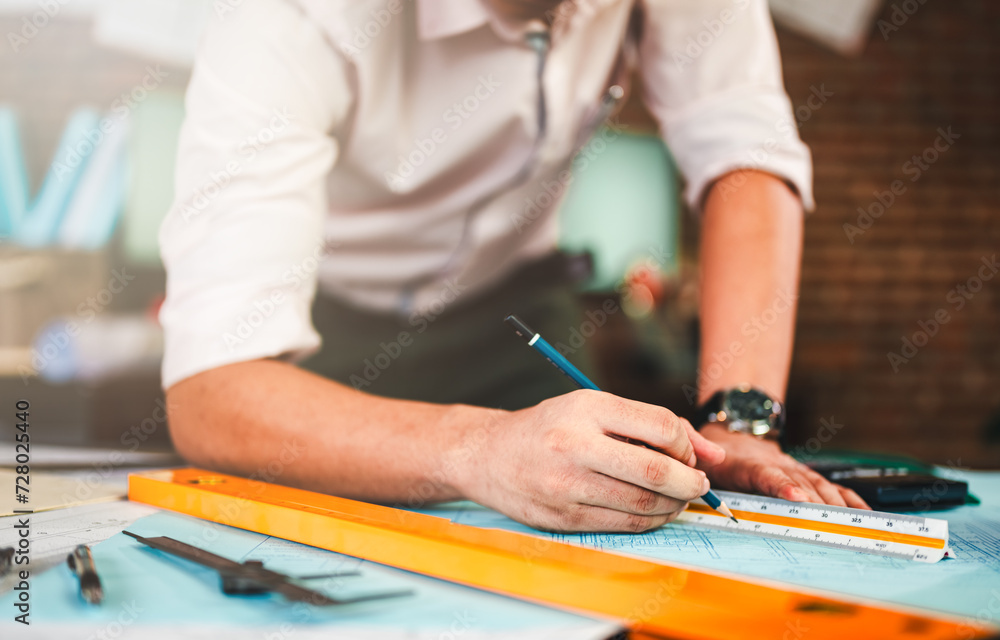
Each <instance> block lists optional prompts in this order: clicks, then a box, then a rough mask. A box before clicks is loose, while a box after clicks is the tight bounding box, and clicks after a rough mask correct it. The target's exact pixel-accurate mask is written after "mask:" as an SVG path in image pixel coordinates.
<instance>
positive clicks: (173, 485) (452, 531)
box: [129, 469, 990, 640]
mask: <svg viewBox="0 0 1000 640" xmlns="http://www.w3.org/2000/svg"><path fill="white" fill-rule="evenodd" d="M129 498H130V499H131V500H134V501H136V502H142V503H145V504H149V505H153V506H156V507H162V508H164V509H170V510H173V511H177V512H179V513H184V514H187V515H191V516H195V517H198V518H203V519H205V520H210V521H212V522H217V523H221V524H225V525H230V526H233V527H238V528H241V529H246V530H249V531H254V532H257V533H262V534H265V535H271V536H276V537H279V538H284V539H287V540H292V541H295V542H300V543H303V544H307V545H312V546H314V547H319V548H322V549H328V550H330V551H336V552H338V553H343V554H346V555H350V556H355V557H358V558H363V559H365V560H370V561H372V562H377V563H380V564H385V565H389V566H393V567H398V568H400V569H405V570H408V571H414V572H417V573H421V574H425V575H428V576H433V577H436V578H441V579H444V580H449V581H452V582H457V583H460V584H464V585H469V586H472V587H476V588H479V589H485V590H487V591H493V592H496V593H501V594H504V595H508V596H514V597H518V598H522V599H525V600H529V601H533V602H538V603H543V604H547V605H551V606H555V607H559V608H562V609H566V610H570V611H574V612H577V613H583V614H590V615H597V616H600V617H605V618H611V619H615V620H618V621H620V622H621V623H622V625H624V626H626V627H628V628H629V629H630V630H631V631H632V632H634V633H635V634H637V637H643V638H691V639H695V638H698V639H708V638H718V639H720V640H722V639H727V640H728V639H732V640H737V639H739V640H745V639H747V638H782V637H785V638H788V637H799V635H795V634H805V635H806V637H808V638H809V640H822V639H831V640H843V638H857V639H861V638H878V639H880V640H887V639H891V638H899V639H901V640H902V639H905V640H932V639H940V640H956V639H957V638H977V637H987V636H988V635H990V630H989V629H987V628H985V627H981V626H976V625H974V624H972V623H969V624H963V623H961V622H960V621H957V620H953V619H948V618H945V617H936V616H932V615H929V614H926V613H921V612H915V611H908V610H904V609H900V608H890V607H888V606H881V605H878V606H876V605H872V604H866V603H862V602H859V601H851V600H848V599H844V598H842V597H839V596H831V595H822V594H819V593H816V594H812V593H804V592H799V591H793V590H791V589H788V588H785V587H781V586H776V585H774V584H772V583H767V582H763V581H751V580H748V579H745V578H741V577H735V576H725V575H720V574H718V573H711V572H708V571H703V570H695V569H688V568H681V567H677V566H672V565H669V564H664V563H661V562H654V561H651V560H644V559H639V558H635V557H630V556H622V555H617V554H613V553H609V552H606V551H600V550H596V549H588V548H584V547H578V546H574V545H569V544H564V543H559V542H555V541H551V540H547V539H544V538H538V537H535V536H530V535H525V534H520V533H514V532H511V531H501V530H495V529H480V528H477V527H470V526H466V525H460V524H455V523H452V522H450V521H448V520H446V519H443V518H437V517H434V516H428V515H424V514H419V513H412V512H410V511H405V510H402V509H394V508H391V507H385V506H379V505H372V504H367V503H364V502H358V501H355V500H347V499H344V498H337V497H333V496H328V495H324V494H320V493H314V492H311V491H303V490H301V489H291V488H288V487H281V486H277V485H271V484H267V483H263V482H258V481H252V480H246V479H243V478H237V477H234V476H228V475H223V474H218V473H212V472H208V471H201V470H198V469H180V470H173V471H154V472H148V473H140V474H132V475H131V476H130V477H129Z"/></svg>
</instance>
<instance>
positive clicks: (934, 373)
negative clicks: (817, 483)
mask: <svg viewBox="0 0 1000 640" xmlns="http://www.w3.org/2000/svg"><path fill="white" fill-rule="evenodd" d="M894 4H900V3H899V2H898V1H896V2H890V3H888V6H887V7H886V8H885V10H884V11H883V13H882V15H881V18H882V19H883V20H885V21H886V23H888V24H892V17H893V11H894V9H893V5H894ZM900 15H902V14H899V13H897V14H896V18H897V22H902V20H901V19H900ZM998 33H1000V4H998V3H995V2H989V1H988V0H949V1H947V2H946V1H943V0H929V1H928V2H926V4H924V5H922V6H921V7H920V8H919V9H918V10H917V11H916V12H915V13H914V14H913V15H912V16H909V17H908V18H907V20H906V21H905V22H904V23H903V24H901V25H900V26H899V29H898V30H891V31H890V30H886V32H885V36H886V37H883V34H882V33H881V31H880V30H879V29H876V30H874V31H873V33H872V37H871V41H870V44H869V45H868V47H867V49H866V50H865V51H864V53H863V54H862V55H860V56H859V57H857V58H855V59H845V58H842V57H840V56H837V55H834V54H832V53H829V52H827V51H825V50H823V49H821V48H819V47H818V46H816V45H814V44H813V43H811V42H810V41H807V40H805V39H803V38H800V37H799V36H796V35H793V34H790V33H787V32H781V33H780V42H781V48H782V57H783V59H784V65H785V81H786V85H787V88H788V92H789V95H790V96H791V98H792V103H793V104H794V105H797V106H800V107H801V106H804V105H808V98H809V96H810V95H813V92H814V89H816V90H819V89H823V90H825V91H826V92H827V93H832V94H833V95H830V96H829V97H828V98H827V99H826V102H825V103H824V104H822V106H821V107H820V108H819V109H817V110H812V111H810V110H809V108H808V107H807V106H806V107H804V108H802V109H801V110H800V115H802V116H804V117H805V118H807V119H804V120H803V121H802V123H801V128H800V132H801V135H802V137H803V139H804V140H805V141H806V142H807V143H808V144H809V145H810V146H811V147H812V150H813V156H814V161H815V173H816V198H817V201H818V206H817V209H816V211H815V213H813V214H812V215H811V216H809V218H808V220H807V222H806V231H805V257H804V261H803V270H802V292H801V300H800V312H799V313H800V315H799V321H798V336H797V348H796V352H795V359H794V363H793V366H792V376H791V380H792V382H791V385H790V396H791V397H793V398H795V399H797V401H799V402H800V403H801V406H800V407H799V410H798V413H800V415H801V418H802V423H801V424H800V425H799V427H800V432H799V434H798V436H799V439H800V440H802V439H805V438H808V437H809V435H810V433H811V432H814V431H815V428H816V427H818V426H819V420H820V418H821V417H823V416H835V417H836V418H837V421H838V423H842V424H843V425H844V429H843V430H842V431H841V432H840V434H838V436H837V437H836V439H835V440H834V441H833V442H832V443H831V446H835V447H861V448H869V449H881V450H887V451H896V452H900V453H910V454H914V455H917V456H920V457H922V458H925V459H928V460H931V461H935V462H941V463H947V462H948V461H952V462H954V463H957V462H958V461H959V460H961V463H962V464H964V465H980V466H984V465H989V466H993V467H998V466H1000V443H998V442H997V440H998V439H1000V437H998V436H1000V434H997V433H996V432H995V431H993V432H992V437H993V444H992V445H991V446H987V445H986V441H987V436H988V433H987V431H988V428H987V425H988V423H989V422H990V419H991V416H995V415H997V414H998V413H1000V274H998V275H996V276H994V274H993V272H992V270H991V269H987V268H983V270H982V271H983V273H982V275H983V276H988V278H989V279H987V278H986V277H983V278H980V273H979V271H980V268H981V267H983V266H984V263H983V260H984V259H986V260H987V261H989V260H990V259H991V258H992V257H993V256H997V257H1000V215H998V214H1000V64H998V63H1000V39H998V38H997V34H998ZM818 102H819V101H818V99H815V100H813V105H815V104H817V103H818ZM942 130H943V131H945V132H947V131H949V130H950V131H951V132H953V133H954V134H957V135H958V136H960V137H958V138H957V139H955V140H954V141H953V143H952V144H951V146H950V147H949V146H948V143H947V141H945V140H944V139H943V138H942V137H941V134H940V133H939V131H942ZM935 143H936V144H937V147H938V148H937V149H935V148H934V145H935ZM945 147H948V148H947V149H946V150H943V151H942V150H941V149H945ZM915 155H916V156H922V158H918V160H914V159H913V156H915ZM894 181H898V182H895V187H896V189H895V191H896V192H897V194H898V195H896V194H892V190H893V186H894V184H893V183H894ZM876 192H878V193H879V195H876ZM879 198H881V199H882V200H883V201H885V202H886V203H888V202H890V201H891V199H892V198H894V202H892V204H891V206H888V207H884V206H883V205H882V204H881V203H880V202H879ZM859 207H860V208H862V209H865V210H869V211H870V213H871V214H880V213H881V210H882V209H884V213H881V215H880V217H878V218H875V217H870V218H869V217H867V216H862V215H861V213H860V212H859V211H858V209H859ZM859 216H860V217H861V219H860V221H859ZM845 224H848V225H853V228H852V227H848V228H847V229H845V227H844V225H845ZM864 227H867V228H864ZM852 240H853V242H852ZM970 279H971V281H970ZM957 286H965V287H966V289H967V292H966V293H965V294H963V293H962V291H960V290H957V289H955V287H957ZM979 287H981V289H979ZM973 290H976V291H975V293H973ZM967 296H971V298H969V297H967ZM935 315H937V316H938V320H941V319H947V321H946V323H944V324H943V325H942V326H940V328H939V329H937V330H936V331H937V333H936V335H934V336H933V337H928V339H927V340H926V344H924V346H922V347H919V346H918V345H919V344H923V343H924V340H923V338H924V334H922V333H918V332H922V331H924V329H922V327H921V325H920V324H919V323H920V322H921V321H922V322H924V326H925V327H926V328H927V331H925V333H930V332H933V331H934V330H935V329H934V324H935V322H934V318H935ZM914 334H916V335H914ZM904 337H907V338H908V339H909V340H910V341H911V342H913V343H916V344H914V346H913V348H912V349H910V348H907V349H906V351H905V352H904V351H903V349H904V343H903V338H904ZM890 352H894V353H896V354H898V355H899V356H900V359H898V360H897V359H895V358H893V362H890V359H889V357H888V354H889V353H890ZM903 358H905V361H904V360H903Z"/></svg>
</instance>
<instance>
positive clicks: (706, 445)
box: [685, 421, 726, 466]
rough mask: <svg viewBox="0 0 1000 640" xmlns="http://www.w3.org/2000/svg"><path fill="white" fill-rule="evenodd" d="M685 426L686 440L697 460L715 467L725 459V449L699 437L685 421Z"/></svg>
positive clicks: (703, 437) (701, 436)
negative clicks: (688, 441)
mask: <svg viewBox="0 0 1000 640" xmlns="http://www.w3.org/2000/svg"><path fill="white" fill-rule="evenodd" d="M685 424H686V425H687V432H688V439H689V440H690V441H691V446H692V447H693V448H694V455H695V456H696V458H697V460H700V461H701V462H703V463H704V464H706V465H708V466H715V465H717V464H721V463H722V461H723V460H725V459H726V450H725V449H723V448H722V447H720V446H719V445H717V444H715V443H714V442H712V441H711V440H709V439H708V438H706V437H705V436H703V435H701V433H699V432H698V431H696V430H695V428H694V427H692V426H691V423H690V422H687V421H685Z"/></svg>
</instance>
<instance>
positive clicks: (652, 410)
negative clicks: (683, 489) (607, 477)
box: [596, 396, 697, 466]
mask: <svg viewBox="0 0 1000 640" xmlns="http://www.w3.org/2000/svg"><path fill="white" fill-rule="evenodd" d="M611 398H614V396H611ZM598 409H599V415H597V416H596V417H597V420H598V423H599V424H600V425H601V426H602V427H603V428H604V429H605V431H607V432H608V433H614V434H617V435H619V436H624V437H626V438H631V439H633V440H640V441H642V442H644V443H646V444H648V445H649V446H651V447H653V448H654V449H656V450H658V451H661V452H663V453H665V454H667V455H668V456H670V457H671V458H674V459H675V460H680V461H681V462H683V463H684V464H687V465H688V466H694V465H695V463H696V462H697V458H696V456H695V452H694V447H693V446H692V445H691V438H690V437H689V435H688V429H687V428H686V427H685V425H688V426H690V425H689V424H688V421H687V420H684V419H683V418H679V417H677V416H676V415H674V413H673V412H672V411H670V410H669V409H665V408H663V407H657V406H655V405H651V404H645V403H643V402H635V401H633V400H625V399H624V398H614V402H605V403H603V404H602V405H601V406H600V407H599V408H598Z"/></svg>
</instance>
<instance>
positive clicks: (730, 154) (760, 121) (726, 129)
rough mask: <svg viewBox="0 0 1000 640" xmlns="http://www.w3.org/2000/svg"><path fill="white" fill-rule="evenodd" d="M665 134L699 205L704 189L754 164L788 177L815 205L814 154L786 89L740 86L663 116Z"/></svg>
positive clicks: (806, 204)
mask: <svg viewBox="0 0 1000 640" xmlns="http://www.w3.org/2000/svg"><path fill="white" fill-rule="evenodd" d="M663 126H664V133H665V135H664V137H665V139H666V142H667V145H668V146H669V147H670V149H671V152H672V153H673V154H674V157H675V158H676V160H677V164H678V165H679V167H680V169H681V172H682V173H683V174H684V176H685V178H686V179H687V187H686V188H685V191H684V199H685V201H686V202H687V204H688V206H690V207H691V209H692V210H693V211H699V210H700V209H701V205H702V203H703V201H704V197H705V195H706V194H705V190H706V189H707V188H708V187H709V186H710V185H711V184H712V183H713V182H715V181H716V180H718V179H719V178H721V177H722V176H724V175H725V174H727V173H729V172H731V171H737V170H740V169H755V170H758V171H763V172H765V173H770V174H774V175H776V176H778V177H779V178H781V179H783V180H785V181H787V182H788V183H790V184H791V185H792V186H793V187H794V188H795V190H796V191H798V195H799V197H800V198H801V199H802V206H803V208H804V209H805V210H806V211H812V210H813V209H814V208H815V206H816V205H815V201H814V200H813V189H812V159H811V156H810V153H809V147H807V146H806V145H805V144H804V143H803V142H802V141H801V140H800V139H799V136H798V127H797V124H796V121H795V118H794V117H793V116H792V108H791V103H790V101H789V99H788V96H787V95H786V94H785V93H784V92H778V91H773V90H770V89H762V90H752V89H741V90H739V91H733V92H727V93H726V95H723V96H713V98H712V99H711V100H702V101H699V103H697V104H693V105H689V106H687V107H685V108H684V109H683V110H680V111H677V112H675V113H672V114H668V115H667V116H666V118H664V121H663Z"/></svg>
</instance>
